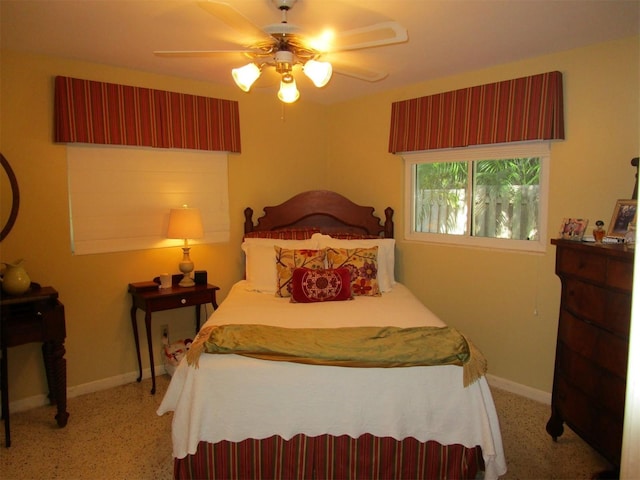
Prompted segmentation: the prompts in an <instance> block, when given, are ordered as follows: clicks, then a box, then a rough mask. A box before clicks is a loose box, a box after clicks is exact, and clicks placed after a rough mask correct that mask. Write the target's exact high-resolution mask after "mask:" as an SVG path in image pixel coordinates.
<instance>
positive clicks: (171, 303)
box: [147, 292, 212, 311]
mask: <svg viewBox="0 0 640 480" xmlns="http://www.w3.org/2000/svg"><path fill="white" fill-rule="evenodd" d="M147 301H149V302H152V303H153V310H154V311H158V310H170V309H172V308H181V307H190V306H193V305H201V304H203V303H211V301H212V300H211V292H189V293H188V294H186V293H185V295H167V296H158V297H155V298H153V299H149V300H147Z"/></svg>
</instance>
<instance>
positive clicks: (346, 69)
mask: <svg viewBox="0 0 640 480" xmlns="http://www.w3.org/2000/svg"><path fill="white" fill-rule="evenodd" d="M331 65H332V67H333V72H334V73H338V74H340V75H346V76H348V77H353V78H357V79H359V80H365V81H367V82H377V81H379V80H382V79H383V78H386V77H387V76H388V75H389V74H388V73H386V72H379V71H375V70H369V69H367V68H360V67H356V66H355V65H352V64H347V63H339V62H334V61H331Z"/></svg>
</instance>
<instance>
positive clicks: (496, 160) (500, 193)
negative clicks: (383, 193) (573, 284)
mask: <svg viewBox="0 0 640 480" xmlns="http://www.w3.org/2000/svg"><path fill="white" fill-rule="evenodd" d="M549 156H550V151H549V144H548V143H547V142H527V143H519V144H500V145H491V146H481V147H470V148H458V149H450V150H431V151H428V152H419V153H412V154H405V155H404V159H405V165H406V166H405V168H406V180H405V184H406V205H405V212H406V215H407V218H406V219H405V230H406V231H405V237H406V238H407V239H408V240H417V241H425V242H438V243H448V244H457V245H468V246H478V247H489V248H500V249H508V250H525V251H544V250H545V248H546V240H547V238H546V224H547V195H548V176H549V175H548V170H549Z"/></svg>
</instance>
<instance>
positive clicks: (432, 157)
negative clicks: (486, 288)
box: [402, 141, 551, 253]
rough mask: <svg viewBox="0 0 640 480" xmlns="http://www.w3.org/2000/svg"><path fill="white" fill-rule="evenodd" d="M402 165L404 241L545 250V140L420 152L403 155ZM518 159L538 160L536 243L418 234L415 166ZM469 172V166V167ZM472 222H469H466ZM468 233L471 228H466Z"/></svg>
mask: <svg viewBox="0 0 640 480" xmlns="http://www.w3.org/2000/svg"><path fill="white" fill-rule="evenodd" d="M402 157H403V159H404V162H405V180H404V186H405V202H404V239H405V240H407V241H413V242H419V243H434V244H444V245H453V246H464V247H478V248H489V249H497V250H507V251H520V252H534V253H540V252H545V251H546V250H547V243H548V239H547V223H548V206H549V170H550V164H551V162H550V160H551V144H550V142H548V141H532V142H517V143H500V144H494V145H482V146H475V147H466V148H451V149H441V150H423V151H419V152H404V153H402ZM518 157H538V158H540V203H539V205H538V209H539V218H538V231H539V235H538V240H513V239H507V238H490V237H474V236H471V234H470V233H467V234H465V235H453V234H446V233H428V232H417V231H415V229H414V225H415V194H414V189H415V185H416V178H415V175H416V168H414V167H415V166H416V165H419V164H422V163H436V162H462V161H466V162H474V161H479V160H487V159H492V160H499V159H507V158H518ZM469 169H470V171H471V169H472V168H471V165H470V166H469ZM467 184H468V186H467V188H468V189H469V190H468V193H469V194H470V195H471V197H473V191H472V185H471V174H469V175H468V182H467ZM470 222H471V221H470V220H469V223H470ZM469 230H470V229H469Z"/></svg>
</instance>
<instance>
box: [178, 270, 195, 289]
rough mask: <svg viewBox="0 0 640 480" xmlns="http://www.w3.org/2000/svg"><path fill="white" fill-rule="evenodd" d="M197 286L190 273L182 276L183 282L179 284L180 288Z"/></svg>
mask: <svg viewBox="0 0 640 480" xmlns="http://www.w3.org/2000/svg"><path fill="white" fill-rule="evenodd" d="M195 284H196V282H194V281H193V278H191V277H190V276H189V274H188V273H185V274H184V275H183V276H182V280H180V283H178V286H179V287H193V286H194V285H195Z"/></svg>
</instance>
